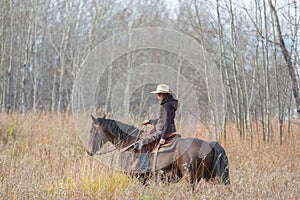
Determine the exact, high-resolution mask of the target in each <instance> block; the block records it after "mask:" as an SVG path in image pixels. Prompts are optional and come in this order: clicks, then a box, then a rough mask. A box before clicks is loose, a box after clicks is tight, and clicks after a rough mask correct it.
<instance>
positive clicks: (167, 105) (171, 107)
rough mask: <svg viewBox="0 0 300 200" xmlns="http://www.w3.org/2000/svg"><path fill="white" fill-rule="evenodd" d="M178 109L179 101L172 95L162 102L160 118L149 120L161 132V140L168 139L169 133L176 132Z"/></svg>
mask: <svg viewBox="0 0 300 200" xmlns="http://www.w3.org/2000/svg"><path fill="white" fill-rule="evenodd" d="M177 108H178V100H176V99H174V98H173V96H172V95H171V94H170V95H168V96H166V98H165V99H164V100H163V101H162V102H161V104H160V108H159V118H158V119H154V120H149V121H150V124H153V125H156V130H158V131H161V138H163V139H166V138H167V136H168V134H169V133H173V132H176V127H175V122H174V119H175V112H176V110H177Z"/></svg>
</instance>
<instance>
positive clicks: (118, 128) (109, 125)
mask: <svg viewBox="0 0 300 200" xmlns="http://www.w3.org/2000/svg"><path fill="white" fill-rule="evenodd" d="M97 120H98V122H99V124H100V125H102V126H103V127H104V128H106V129H108V130H109V132H111V133H112V134H113V135H115V136H116V137H118V138H120V139H121V140H122V139H124V138H126V137H127V136H128V135H131V136H133V137H136V138H137V137H139V136H140V134H141V133H142V132H143V130H140V129H138V128H136V127H135V126H132V125H128V124H125V123H123V122H119V121H116V120H113V119H103V118H98V119H97Z"/></svg>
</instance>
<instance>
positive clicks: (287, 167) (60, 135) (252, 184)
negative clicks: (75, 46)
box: [0, 113, 300, 199]
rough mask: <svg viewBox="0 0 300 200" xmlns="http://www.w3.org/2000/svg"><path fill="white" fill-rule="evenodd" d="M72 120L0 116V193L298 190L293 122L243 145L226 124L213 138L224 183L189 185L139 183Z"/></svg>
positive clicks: (270, 194)
mask: <svg viewBox="0 0 300 200" xmlns="http://www.w3.org/2000/svg"><path fill="white" fill-rule="evenodd" d="M74 124H75V122H74V119H73V117H72V116H70V115H65V114H47V113H39V114H27V115H25V116H20V115H17V114H16V115H1V116H0V199H299V198H300V164H299V162H300V136H299V134H300V128H299V127H297V126H295V125H294V126H293V127H292V133H291V135H289V136H288V135H284V141H283V144H282V145H281V146H280V145H279V142H278V138H276V137H275V138H274V142H273V143H270V144H265V143H263V142H262V141H261V140H259V139H257V137H258V135H254V137H253V138H254V139H253V142H252V145H249V144H248V142H245V141H244V140H240V137H239V134H238V133H237V131H236V129H235V128H234V127H229V128H228V130H227V140H226V141H221V143H222V145H223V146H224V148H225V150H226V152H227V155H228V157H229V166H230V176H231V186H230V187H225V186H223V185H219V184H215V183H210V182H205V181H201V182H200V183H198V184H197V185H196V187H195V190H194V191H192V190H191V188H190V187H189V184H187V183H186V181H185V180H182V181H181V182H179V183H174V184H173V183H172V184H164V183H160V182H156V181H154V180H151V181H150V182H149V185H148V186H143V185H142V184H140V183H139V182H138V181H137V180H136V179H132V178H129V177H127V176H126V175H125V174H123V173H121V172H118V171H114V170H112V169H109V168H108V167H106V166H104V165H102V164H101V162H100V161H99V160H97V159H94V158H93V157H89V156H88V155H87V154H86V152H85V148H84V145H83V143H82V142H81V140H80V139H79V137H78V136H77V134H76V129H75V125H74ZM87 133H88V130H87ZM274 135H276V133H275V134H274ZM198 136H199V137H201V136H202V135H201V132H200V130H199V134H198Z"/></svg>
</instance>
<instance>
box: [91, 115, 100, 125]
mask: <svg viewBox="0 0 300 200" xmlns="http://www.w3.org/2000/svg"><path fill="white" fill-rule="evenodd" d="M91 117H92V119H93V121H94V123H95V124H99V122H98V120H97V119H96V118H95V117H94V116H93V115H91Z"/></svg>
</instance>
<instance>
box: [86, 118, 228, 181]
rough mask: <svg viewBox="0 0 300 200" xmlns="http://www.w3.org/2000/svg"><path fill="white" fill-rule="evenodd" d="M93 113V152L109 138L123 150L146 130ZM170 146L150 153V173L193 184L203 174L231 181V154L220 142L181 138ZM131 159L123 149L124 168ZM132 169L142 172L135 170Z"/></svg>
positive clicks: (90, 142)
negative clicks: (227, 154)
mask: <svg viewBox="0 0 300 200" xmlns="http://www.w3.org/2000/svg"><path fill="white" fill-rule="evenodd" d="M91 117H92V120H93V122H92V127H91V129H90V136H89V140H88V144H87V149H86V151H87V153H88V155H90V156H94V155H97V152H99V150H100V149H101V148H102V146H103V145H104V144H105V143H107V142H110V143H112V144H113V145H114V146H115V148H116V149H118V150H119V151H120V152H121V150H122V149H124V148H127V147H128V146H130V145H132V144H134V143H135V142H136V141H138V139H139V138H140V135H141V133H142V132H143V130H140V129H138V128H135V127H134V126H131V125H127V124H125V123H122V122H119V121H116V120H113V119H106V118H105V117H103V118H97V119H96V118H95V117H94V116H92V115H91ZM169 146H172V148H164V147H163V146H162V147H161V148H160V149H159V150H158V149H156V152H150V153H148V155H149V161H150V163H151V164H150V165H151V166H153V167H152V169H151V170H150V171H149V173H155V172H160V173H165V175H166V176H167V175H168V176H170V177H172V178H170V180H171V179H172V180H177V181H178V180H180V179H182V178H183V177H186V179H187V180H188V182H190V183H191V184H192V185H194V184H195V183H196V182H199V181H200V180H201V179H202V178H203V179H204V180H206V181H209V180H218V181H219V182H222V183H223V184H224V185H230V178H229V167H228V158H227V156H226V153H225V150H224V149H223V147H222V146H221V145H220V144H219V143H218V142H208V141H204V140H201V139H199V138H178V139H177V140H176V141H174V142H173V144H172V145H169ZM102 153H103V152H102ZM104 153H105V152H104ZM123 153H125V152H123ZM99 154H101V153H99ZM99 154H98V155H99ZM127 155H128V154H127ZM131 155H132V154H131ZM134 155H136V154H134ZM122 158H123V159H122ZM132 161H133V160H130V159H128V157H127V156H122V153H121V160H120V163H121V165H122V167H123V168H124V169H126V168H127V170H128V167H130V164H132ZM131 173H139V174H141V173H140V172H135V171H134V170H133V171H131ZM149 173H148V172H147V174H149ZM144 174H146V173H144ZM144 174H143V175H144ZM217 177H218V179H217ZM145 181H146V180H145ZM145 181H144V182H143V183H145Z"/></svg>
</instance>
